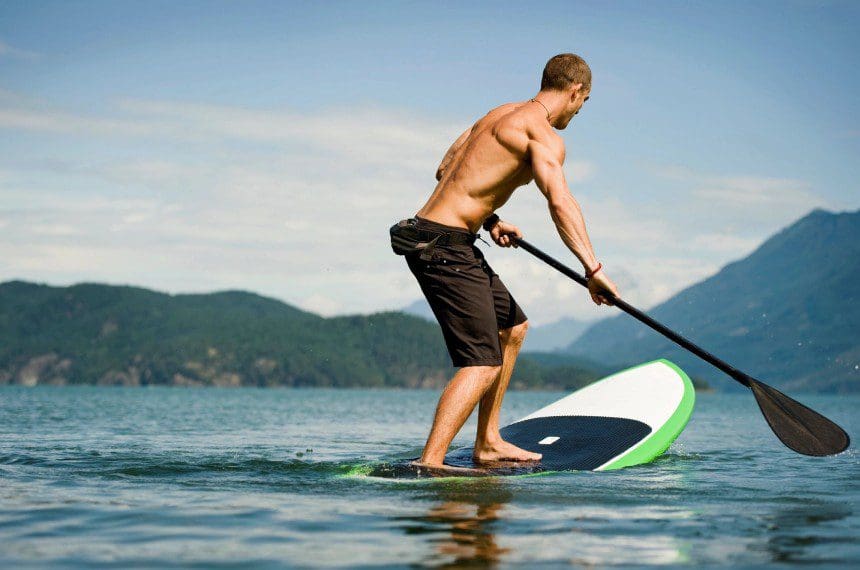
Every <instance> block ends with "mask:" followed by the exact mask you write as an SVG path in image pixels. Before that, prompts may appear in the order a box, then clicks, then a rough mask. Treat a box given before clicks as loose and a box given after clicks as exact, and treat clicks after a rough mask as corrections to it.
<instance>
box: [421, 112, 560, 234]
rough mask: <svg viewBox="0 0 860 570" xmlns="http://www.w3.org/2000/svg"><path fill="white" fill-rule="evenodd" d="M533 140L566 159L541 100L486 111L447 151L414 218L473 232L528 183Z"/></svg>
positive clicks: (530, 172)
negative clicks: (436, 179) (436, 180)
mask: <svg viewBox="0 0 860 570" xmlns="http://www.w3.org/2000/svg"><path fill="white" fill-rule="evenodd" d="M532 139H536V140H539V141H540V142H541V143H543V144H544V145H546V146H547V147H549V149H550V150H551V151H553V154H555V155H556V156H558V157H559V159H560V161H563V160H564V142H563V141H562V139H561V137H560V136H558V135H557V134H556V133H555V131H553V129H552V127H551V126H550V124H549V122H548V121H547V118H546V111H545V109H544V108H543V107H542V106H541V105H540V104H539V103H536V102H531V101H525V102H519V103H507V104H505V105H502V106H500V107H496V108H495V109H493V110H492V111H490V112H489V113H487V115H485V116H484V117H483V118H481V119H480V120H479V121H478V122H477V123H475V124H474V126H473V127H472V129H471V131H470V132H467V133H464V134H463V136H462V137H461V138H460V139H458V141H457V142H455V143H454V146H452V147H451V149H450V150H449V151H448V155H446V156H445V159H444V160H443V166H444V171H443V174H442V178H441V180H440V181H439V184H438V185H437V186H436V189H435V190H434V191H433V194H432V195H431V196H430V199H429V200H428V201H427V203H426V204H425V205H424V207H423V208H421V210H419V211H418V216H420V217H422V218H426V219H429V220H433V221H435V222H438V223H441V224H445V225H449V226H456V227H462V228H468V229H469V230H470V231H472V232H476V231H477V230H478V229H479V228H480V226H481V223H482V222H483V221H484V219H486V218H487V216H489V215H490V214H492V213H493V212H494V211H495V210H496V209H498V208H500V207H501V206H502V205H504V204H505V202H507V201H508V199H509V198H510V197H511V195H512V194H513V192H514V190H516V189H517V188H519V187H520V186H524V185H526V184H528V183H529V182H531V181H532V179H533V177H534V173H533V171H532V165H531V161H530V160H529V156H528V144H529V140H532ZM458 143H459V147H458V146H457V145H458ZM446 161H447V164H446Z"/></svg>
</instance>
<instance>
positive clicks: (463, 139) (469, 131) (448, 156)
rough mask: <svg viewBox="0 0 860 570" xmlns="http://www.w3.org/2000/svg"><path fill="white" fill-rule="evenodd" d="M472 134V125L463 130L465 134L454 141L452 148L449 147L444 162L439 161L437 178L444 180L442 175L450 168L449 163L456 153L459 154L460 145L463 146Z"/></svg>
mask: <svg viewBox="0 0 860 570" xmlns="http://www.w3.org/2000/svg"><path fill="white" fill-rule="evenodd" d="M470 134H472V127H469V128H468V129H466V130H465V131H463V134H462V135H460V136H459V137H458V138H457V140H455V141H454V144H452V145H451V148H449V149H448V152H446V153H445V156H444V158H442V162H441V163H439V168H437V169H436V180H442V175H443V174H445V169H446V168H448V164H450V162H451V160H453V158H454V155H455V154H457V151H458V150H460V147H461V146H463V143H465V142H466V139H468V138H469V135H470Z"/></svg>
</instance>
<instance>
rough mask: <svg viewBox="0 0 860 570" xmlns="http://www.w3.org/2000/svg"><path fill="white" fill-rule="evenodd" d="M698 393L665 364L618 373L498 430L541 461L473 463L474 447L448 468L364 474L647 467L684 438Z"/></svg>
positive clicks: (455, 456)
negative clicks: (540, 456)
mask: <svg viewBox="0 0 860 570" xmlns="http://www.w3.org/2000/svg"><path fill="white" fill-rule="evenodd" d="M694 403H695V391H694V389H693V384H692V382H690V379H689V378H688V377H687V375H686V374H685V373H684V372H683V371H682V370H681V369H680V368H678V367H677V366H676V365H675V364H673V363H671V362H669V361H668V360H664V359H661V360H655V361H653V362H648V363H645V364H641V365H639V366H636V367H633V368H629V369H627V370H623V371H621V372H618V373H616V374H613V375H611V376H608V377H606V378H604V379H602V380H599V381H597V382H595V383H593V384H590V385H588V386H586V387H585V388H582V389H580V390H577V391H576V392H574V393H572V394H570V395H569V396H566V397H564V398H562V399H561V400H558V401H556V402H554V403H552V404H550V405H548V406H546V407H544V408H541V409H540V410H538V411H536V412H534V413H532V414H529V415H528V416H526V417H524V418H522V419H521V420H519V421H516V422H514V423H512V424H509V425H507V426H505V427H503V428H502V429H501V434H502V438H503V439H505V440H506V441H509V442H511V443H513V444H514V445H517V446H519V447H521V448H523V449H527V450H529V451H534V452H537V453H541V454H543V458H542V459H541V460H540V462H533V463H516V462H514V463H499V464H493V465H492V466H490V465H487V464H479V463H475V461H474V460H473V459H472V448H471V447H463V448H460V449H456V450H454V451H451V452H450V453H448V455H446V456H445V466H443V467H439V468H431V469H428V468H425V467H416V466H414V465H412V464H411V462H409V461H404V462H401V463H389V464H383V465H378V466H376V467H374V468H372V469H370V470H369V471H368V472H366V474H367V475H370V476H374V477H387V478H395V479H415V478H424V477H476V476H478V477H480V476H483V477H488V476H492V477H497V476H506V475H529V474H534V473H542V472H547V471H608V470H611V469H620V468H622V467H628V466H631V465H640V464H642V463H648V462H650V461H652V460H653V459H654V458H656V457H658V456H659V455H661V454H662V453H663V452H664V451H666V449H668V447H669V445H671V443H672V442H673V441H675V439H676V438H677V437H678V436H679V435H680V434H681V432H682V431H683V429H684V426H686V425H687V421H688V420H689V419H690V415H691V414H692V413H693V405H694Z"/></svg>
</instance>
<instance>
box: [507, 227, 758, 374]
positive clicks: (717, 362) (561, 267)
mask: <svg viewBox="0 0 860 570" xmlns="http://www.w3.org/2000/svg"><path fill="white" fill-rule="evenodd" d="M511 237H512V239H513V242H514V243H515V244H516V245H517V246H518V247H521V248H523V249H524V250H526V251H527V252H529V253H530V254H532V255H534V256H535V257H537V258H538V259H540V260H541V261H543V262H545V263H546V264H547V265H549V266H551V267H553V268H555V269H557V270H558V271H559V272H560V273H563V274H564V275H566V276H567V277H570V278H571V279H573V280H574V281H576V282H577V283H579V284H580V285H582V286H583V287H586V288H588V279H586V278H585V276H584V275H582V274H580V273H578V272H576V271H575V270H573V269H572V268H570V267H568V266H567V265H565V264H563V263H562V262H560V261H559V260H557V259H556V258H554V257H552V256H551V255H548V254H546V253H544V252H543V251H541V250H540V249H538V248H536V247H535V246H533V245H532V244H530V243H529V242H527V241H526V240H524V239H522V238H518V237H516V236H511ZM605 295H606V296H608V297H609V298H610V299H611V301H612V304H613V305H615V306H616V307H618V308H619V309H621V310H622V311H624V312H625V313H627V314H628V315H630V316H631V317H633V318H634V319H636V320H637V321H639V322H641V323H643V324H645V325H648V326H649V327H651V328H652V329H654V330H655V331H657V332H658V333H660V334H662V335H663V336H665V337H666V338H668V339H669V340H671V341H672V342H674V343H676V344H678V345H679V346H681V347H683V348H685V349H687V350H689V351H690V352H692V353H693V354H695V355H696V356H698V357H699V358H701V359H702V360H704V361H705V362H707V363H709V364H711V365H712V366H715V367H717V368H719V369H720V370H722V371H723V372H725V373H726V374H728V375H729V376H731V377H732V379H734V380H735V381H737V382H739V383H741V384H743V385H744V386H746V387H747V388H749V386H750V378H749V376H748V375H746V374H744V373H743V372H741V371H740V370H738V369H737V368H735V367H734V366H732V365H730V364H729V363H727V362H725V361H723V360H721V359H719V358H717V357H716V356H714V355H713V354H711V353H710V352H708V351H707V350H705V349H703V348H701V347H700V346H698V345H696V344H694V343H692V342H690V341H689V340H687V339H686V338H684V337H682V336H681V335H679V334H678V333H676V332H675V331H673V330H671V329H669V328H667V327H666V326H665V325H663V324H662V323H660V322H657V321H655V320H654V319H652V318H651V317H649V316H648V315H646V314H645V313H643V312H642V311H640V310H639V309H637V308H636V307H634V306H633V305H631V304H630V303H628V302H626V301H625V300H623V299H621V298H619V297H616V296H614V295H612V294H611V293H609V292H606V293H605Z"/></svg>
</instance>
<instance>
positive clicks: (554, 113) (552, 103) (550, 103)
mask: <svg viewBox="0 0 860 570" xmlns="http://www.w3.org/2000/svg"><path fill="white" fill-rule="evenodd" d="M534 99H535V100H536V101H540V102H541V103H542V104H543V106H544V107H546V109H547V111H549V116H548V117H547V121H549V124H550V125H552V127H553V128H558V126H557V125H556V121H558V119H559V117H561V114H562V112H563V111H564V109H565V107H567V99H568V97H567V94H566V93H563V92H561V91H540V92H538V94H537V95H535V96H534Z"/></svg>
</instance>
